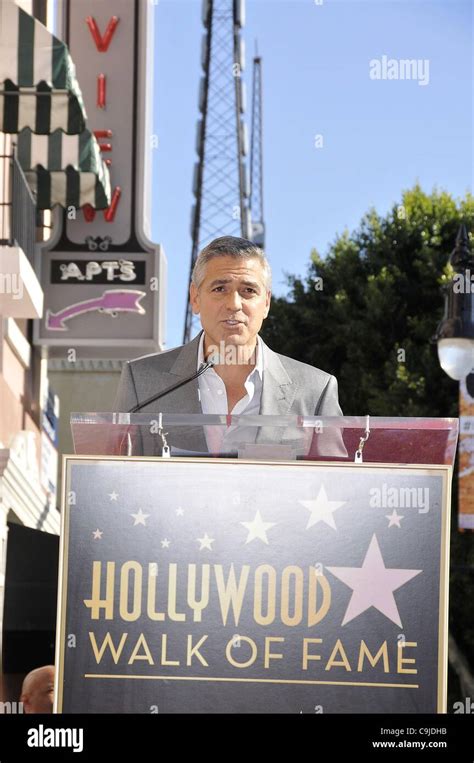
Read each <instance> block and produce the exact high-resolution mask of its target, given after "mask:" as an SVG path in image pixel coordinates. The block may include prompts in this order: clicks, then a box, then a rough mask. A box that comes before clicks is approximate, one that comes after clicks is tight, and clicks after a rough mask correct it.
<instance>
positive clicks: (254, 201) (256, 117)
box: [250, 46, 265, 247]
mask: <svg viewBox="0 0 474 763" xmlns="http://www.w3.org/2000/svg"><path fill="white" fill-rule="evenodd" d="M262 101H263V88H262V59H261V57H260V56H259V55H258V50H257V46H255V57H254V59H253V82H252V134H251V147H250V213H251V218H252V223H251V226H252V227H251V235H250V237H251V239H252V241H253V242H254V243H255V244H257V245H258V246H261V247H264V246H265V222H264V219H263V147H262V135H263V131H262Z"/></svg>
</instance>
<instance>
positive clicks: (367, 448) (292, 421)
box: [71, 413, 458, 466]
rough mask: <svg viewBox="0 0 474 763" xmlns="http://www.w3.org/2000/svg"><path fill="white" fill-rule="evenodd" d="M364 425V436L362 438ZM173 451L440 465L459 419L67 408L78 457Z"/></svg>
mask: <svg viewBox="0 0 474 763" xmlns="http://www.w3.org/2000/svg"><path fill="white" fill-rule="evenodd" d="M367 423H368V427H369V434H368V435H367V433H366V431H367ZM160 424H161V427H162V431H163V432H164V433H165V440H166V443H167V444H168V446H169V449H170V450H169V454H170V456H171V457H173V456H187V455H189V456H194V457H208V458H216V457H221V458H222V457H232V458H236V457H240V458H255V459H257V460H258V459H260V458H263V459H268V458H271V459H283V460H293V459H295V460H296V459H304V460H309V461H320V460H322V461H328V460H330V461H332V460H334V461H354V458H355V453H356V451H357V450H358V448H359V445H360V441H361V438H363V439H364V442H363V461H364V462H365V463H391V464H440V465H441V464H444V465H450V466H452V465H453V463H454V458H455V454H456V445H457V438H458V419H452V418H432V419H430V418H383V417H370V418H369V419H367V417H366V416H326V417H316V416H268V415H266V416H232V415H228V416H222V415H198V414H163V415H162V419H161V421H160V418H159V417H158V416H157V415H154V416H151V415H150V414H140V413H135V414H129V413H73V414H71V430H72V435H73V442H74V448H75V453H76V454H77V455H104V456H105V455H109V456H118V455H125V456H162V455H163V444H164V441H163V437H162V435H161V434H160Z"/></svg>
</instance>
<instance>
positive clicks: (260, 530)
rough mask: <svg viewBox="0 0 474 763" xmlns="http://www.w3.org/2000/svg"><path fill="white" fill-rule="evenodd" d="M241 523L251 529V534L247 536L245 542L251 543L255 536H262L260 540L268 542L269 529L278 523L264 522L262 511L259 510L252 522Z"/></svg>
mask: <svg viewBox="0 0 474 763" xmlns="http://www.w3.org/2000/svg"><path fill="white" fill-rule="evenodd" d="M240 524H241V525H243V526H244V527H246V528H247V530H248V531H249V534H248V536H247V540H246V541H245V543H250V541H251V540H254V538H260V540H263V542H264V543H267V544H268V538H267V530H269V529H270V527H273V526H274V525H276V524H277V523H276V522H264V521H263V519H262V517H261V515H260V512H259V511H257V513H256V514H255V519H253V520H252V522H241V523H240Z"/></svg>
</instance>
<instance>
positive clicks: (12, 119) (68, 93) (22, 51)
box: [0, 0, 87, 135]
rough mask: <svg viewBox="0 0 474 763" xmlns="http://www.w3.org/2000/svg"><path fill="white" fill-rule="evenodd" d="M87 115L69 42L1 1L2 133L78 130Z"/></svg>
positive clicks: (72, 132) (7, 0) (0, 83)
mask: <svg viewBox="0 0 474 763" xmlns="http://www.w3.org/2000/svg"><path fill="white" fill-rule="evenodd" d="M86 119H87V115H86V111H85V107H84V102H83V99H82V93H81V90H80V88H79V85H78V82H77V79H76V70H75V66H74V63H73V61H72V59H71V56H70V54H69V50H68V47H67V45H66V44H65V43H64V42H62V41H61V40H58V39H57V38H56V37H54V35H52V34H51V32H49V31H48V30H47V29H46V27H45V26H43V24H41V23H40V22H39V21H37V20H36V19H35V18H33V16H30V15H29V14H28V13H25V11H24V10H23V9H22V8H20V7H19V6H17V5H15V3H14V2H13V1H12V0H0V131H1V132H7V133H17V132H20V130H22V129H23V128H24V127H29V128H30V129H31V130H33V131H34V132H37V133H40V134H43V135H44V134H47V133H50V132H53V131H54V130H56V129H61V130H64V131H65V132H66V133H68V134H74V133H76V134H77V133H80V132H82V131H83V130H84V129H85V122H86Z"/></svg>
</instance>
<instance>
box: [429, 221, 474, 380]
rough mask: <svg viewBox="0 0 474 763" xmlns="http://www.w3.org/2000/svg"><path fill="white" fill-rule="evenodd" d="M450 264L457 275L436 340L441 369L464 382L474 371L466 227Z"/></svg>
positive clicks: (473, 287)
mask: <svg viewBox="0 0 474 763" xmlns="http://www.w3.org/2000/svg"><path fill="white" fill-rule="evenodd" d="M449 261H450V263H451V265H452V267H453V270H454V271H455V275H454V277H453V280H452V281H451V283H450V284H449V286H448V287H447V290H446V302H445V314H444V318H443V320H442V321H441V323H440V324H439V326H438V329H437V331H436V339H437V342H438V358H439V362H440V365H441V368H442V369H443V371H445V372H446V373H447V374H448V376H450V377H451V379H456V380H457V381H461V380H464V379H465V378H466V377H469V376H470V375H471V371H473V369H474V256H473V255H472V253H471V250H470V248H469V238H468V235H467V229H466V226H465V225H461V226H460V228H459V231H458V235H457V237H456V245H455V247H454V249H453V251H452V253H451V257H450V258H449ZM472 381H474V378H473V379H472Z"/></svg>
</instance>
